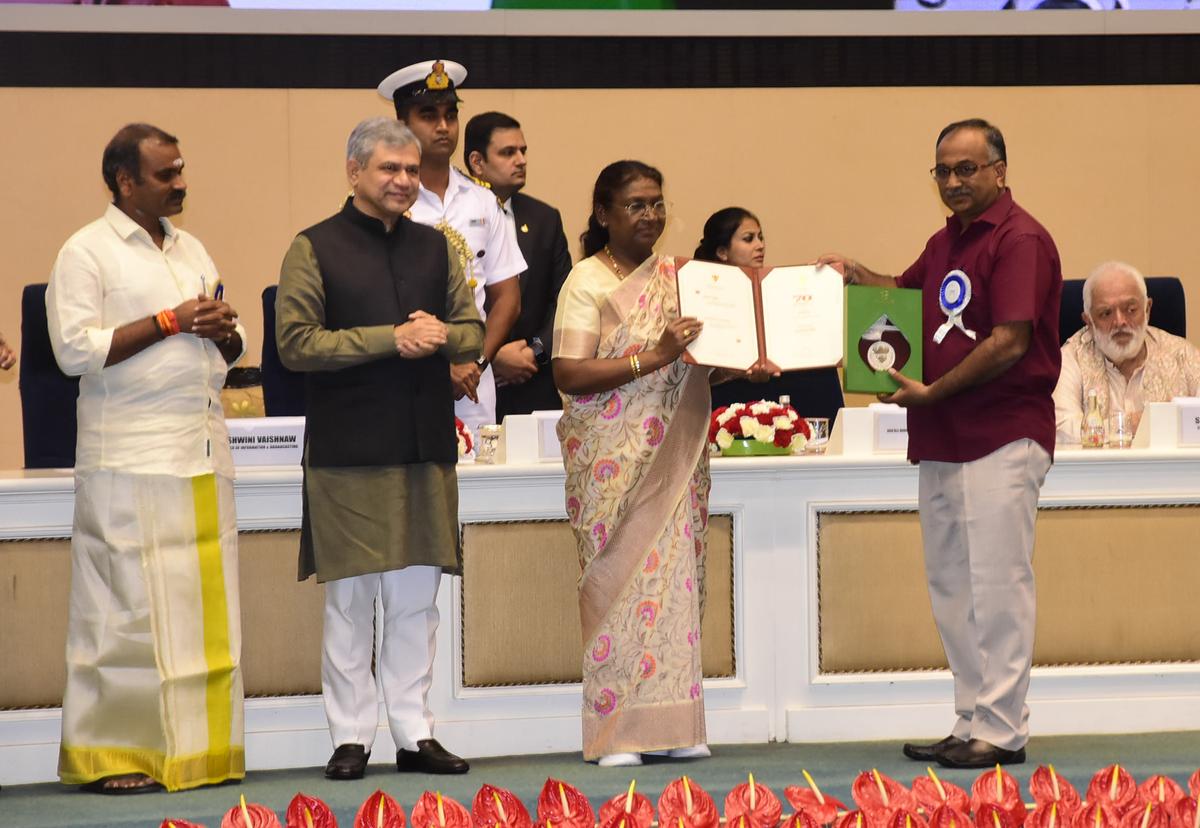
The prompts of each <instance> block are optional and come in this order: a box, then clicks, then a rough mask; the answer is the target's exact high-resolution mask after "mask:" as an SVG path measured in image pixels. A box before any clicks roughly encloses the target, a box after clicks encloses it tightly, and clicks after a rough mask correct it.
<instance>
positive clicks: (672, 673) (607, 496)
mask: <svg viewBox="0 0 1200 828" xmlns="http://www.w3.org/2000/svg"><path fill="white" fill-rule="evenodd" d="M677 316H678V299H677V294H676V288H675V268H674V265H673V263H672V262H671V260H669V259H657V258H651V259H649V260H648V261H647V262H646V263H644V264H643V265H642V266H641V267H640V268H639V269H638V270H637V271H635V272H634V273H632V274H630V275H629V276H628V277H627V278H626V279H625V280H624V281H623V282H622V283H621V284H620V285H619V286H618V287H617V288H615V289H614V290H613V291H612V293H611V294H609V296H608V297H607V300H606V302H605V306H604V307H603V308H601V310H600V330H599V332H598V333H599V345H598V348H597V353H596V356H597V357H600V358H619V357H628V356H629V355H630V354H633V353H637V352H639V351H643V350H646V349H648V348H650V347H652V346H653V345H654V343H656V342H657V341H658V338H659V337H660V336H661V334H662V331H663V328H664V326H665V324H666V322H667V320H669V319H672V318H675V317H677ZM708 415H709V391H708V377H707V370H706V369H702V368H697V367H694V366H689V365H687V364H685V363H684V362H682V361H681V360H676V361H675V362H674V363H672V364H671V365H669V366H666V367H664V368H662V369H660V370H658V371H655V372H652V373H648V374H645V375H643V376H642V377H641V378H640V379H631V380H630V381H629V382H627V383H626V384H624V385H622V386H620V387H618V388H616V389H613V390H611V391H606V392H603V393H599V394H589V395H582V396H576V397H568V398H567V399H566V405H565V409H564V413H563V417H562V419H561V420H560V423H559V438H560V440H561V442H562V446H563V459H564V462H565V465H566V469H567V483H566V493H567V514H568V517H569V520H570V523H571V526H572V528H573V529H574V531H575V535H576V539H577V541H578V545H579V554H580V564H581V567H582V575H581V577H580V582H579V607H580V619H581V622H582V628H583V644H584V654H583V656H584V657H583V755H584V758H585V759H588V760H592V759H597V758H599V757H600V756H604V755H606V754H611V753H627V752H628V753H634V752H643V751H651V750H664V749H669V748H676V747H687V746H691V745H696V744H701V743H703V742H705V741H706V736H705V729H704V700H703V688H702V684H701V678H702V674H701V664H700V618H701V612H702V609H703V585H704V548H705V541H704V533H705V527H706V524H707V520H708V489H709V474H708V453H707V446H706V441H707V427H708Z"/></svg>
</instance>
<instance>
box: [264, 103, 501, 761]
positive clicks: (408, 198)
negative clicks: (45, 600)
mask: <svg viewBox="0 0 1200 828" xmlns="http://www.w3.org/2000/svg"><path fill="white" fill-rule="evenodd" d="M420 158H421V150H420V145H419V144H418V143H417V141H416V138H415V137H414V136H413V134H412V133H411V132H410V131H409V130H408V128H407V127H405V126H404V125H403V124H400V123H397V122H396V121H394V120H392V119H390V118H374V119H370V120H367V121H363V122H362V123H360V124H359V125H358V126H357V127H356V128H355V130H354V132H353V133H352V134H351V136H350V141H349V146H348V148H347V173H348V177H349V179H350V185H351V187H352V189H353V195H352V196H351V197H350V198H349V199H348V200H347V201H346V203H345V205H344V206H343V208H342V210H341V211H340V212H339V213H337V214H335V215H334V216H331V217H330V218H328V219H326V220H325V221H322V222H320V223H319V224H316V225H314V226H312V227H310V228H308V229H307V230H304V231H302V232H301V233H300V234H299V235H298V236H297V237H296V239H295V240H294V241H293V242H292V246H291V248H290V249H289V250H288V252H287V255H286V257H285V258H284V261H283V269H282V272H281V274H280V279H279V294H278V298H277V300H276V338H277V340H278V343H279V355H280V358H281V359H282V361H283V363H284V365H286V366H287V367H289V368H291V369H292V370H297V371H305V372H307V374H306V383H307V387H308V394H307V407H306V412H305V415H306V417H307V422H306V436H305V440H306V445H305V453H304V520H303V528H302V532H301V551H300V577H301V578H306V577H308V575H310V574H313V573H316V576H317V580H319V581H322V582H324V584H325V631H324V651H323V658H322V668H321V684H322V695H323V696H324V700H325V714H326V718H327V719H328V720H329V729H330V735H331V736H332V741H333V744H334V746H335V750H334V752H333V756H331V757H330V760H329V762H328V764H327V765H326V767H325V775H326V776H327V777H328V778H330V779H357V778H360V777H361V776H362V775H363V772H364V770H365V768H366V764H367V760H368V758H369V756H370V754H371V747H372V744H373V742H374V739H375V732H376V728H377V726H378V702H377V695H376V693H377V691H376V680H377V677H378V683H379V685H380V686H381V687H382V689H383V695H384V701H385V705H386V708H387V714H388V724H389V725H390V729H391V733H392V739H393V741H394V742H395V743H396V747H397V748H398V749H399V751H398V753H397V755H396V765H397V769H398V770H402V771H424V772H427V773H464V772H466V770H467V763H466V762H465V761H463V760H462V759H460V758H458V757H457V756H454V755H453V754H451V753H449V752H448V751H446V750H445V749H444V748H442V746H441V745H440V744H439V743H438V742H437V740H436V739H434V738H433V716H432V715H431V714H430V712H429V710H428V706H427V704H426V697H427V694H428V692H429V687H430V684H431V683H432V681H433V676H432V670H433V655H434V636H435V632H436V630H437V624H438V611H437V606H436V603H435V602H436V599H437V592H438V585H439V583H440V582H441V577H442V573H443V571H450V572H455V571H458V570H459V569H460V566H459V558H458V551H459V550H458V483H457V478H456V476H455V463H456V461H457V459H458V441H457V436H456V432H455V427H454V397H453V393H452V391H451V383H450V365H451V364H455V363H466V362H470V361H471V360H473V359H474V358H475V357H476V356H478V354H479V349H480V346H481V344H482V342H483V323H482V322H481V321H480V319H479V314H478V313H477V312H476V310H475V304H474V301H473V300H472V297H471V293H470V290H469V289H468V288H467V285H466V280H465V279H464V277H463V271H462V266H461V264H460V263H459V259H458V257H457V255H455V254H454V251H453V250H452V249H451V248H450V246H449V245H448V243H447V241H446V239H445V237H443V236H442V234H441V233H438V232H437V231H436V230H434V229H432V228H429V227H425V226H424V225H420V224H417V223H415V222H413V221H411V220H409V219H408V218H406V217H405V216H404V213H405V211H406V210H408V208H409V207H411V206H412V203H413V201H414V200H415V198H416V194H417V187H418V183H419V179H418V172H419V169H420ZM377 596H379V597H380V598H381V603H382V607H383V612H382V614H381V616H380V617H379V618H378V619H376V617H375V600H376V597H377ZM376 625H378V626H376ZM375 640H378V641H379V659H378V664H377V665H376V670H375V671H374V672H375V674H374V675H373V674H372V644H373V642H374V641H375Z"/></svg>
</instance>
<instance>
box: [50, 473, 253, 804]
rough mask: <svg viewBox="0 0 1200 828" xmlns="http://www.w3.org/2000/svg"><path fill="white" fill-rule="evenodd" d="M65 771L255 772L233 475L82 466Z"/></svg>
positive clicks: (190, 782)
mask: <svg viewBox="0 0 1200 828" xmlns="http://www.w3.org/2000/svg"><path fill="white" fill-rule="evenodd" d="M75 490H76V491H75V525H74V532H73V537H72V543H71V556H72V562H71V591H70V614H69V620H68V628H67V687H66V692H65V694H64V697H63V716H62V746H61V749H60V754H59V776H60V778H61V779H62V781H63V782H65V783H68V784H83V783H87V782H91V781H94V780H97V779H102V778H104V777H107V776H114V775H119V774H128V773H144V774H147V775H148V776H150V777H152V778H154V779H155V780H157V781H158V782H160V783H162V784H163V785H164V786H165V787H166V788H167V789H168V790H180V789H185V788H192V787H196V786H198V785H205V784H212V783H216V782H221V781H224V780H227V779H235V778H241V777H243V776H244V775H245V752H244V737H243V720H242V675H241V669H240V667H239V660H240V655H241V623H240V608H239V604H238V559H237V525H236V520H235V517H234V495H233V481H232V479H230V478H228V477H224V476H219V475H213V474H207V475H202V476H198V477H192V478H187V477H173V476H169V475H151V474H129V473H122V472H113V471H104V470H101V471H91V472H86V473H80V474H78V475H77V477H76V485H75Z"/></svg>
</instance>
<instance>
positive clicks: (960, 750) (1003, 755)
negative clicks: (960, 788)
mask: <svg viewBox="0 0 1200 828" xmlns="http://www.w3.org/2000/svg"><path fill="white" fill-rule="evenodd" d="M935 758H936V759H937V763H938V764H939V765H941V766H942V767H944V768H991V767H995V766H996V765H1019V764H1021V763H1022V762H1024V761H1025V748H1023V747H1022V748H1017V749H1016V750H1005V749H1004V748H1001V747H996V746H995V745H993V744H992V743H991V742H985V741H983V739H972V740H971V741H969V742H960V743H959V744H957V745H954V746H953V747H948V748H946V749H945V750H943V751H942V752H941V753H940V754H938V755H937V756H936V757H935Z"/></svg>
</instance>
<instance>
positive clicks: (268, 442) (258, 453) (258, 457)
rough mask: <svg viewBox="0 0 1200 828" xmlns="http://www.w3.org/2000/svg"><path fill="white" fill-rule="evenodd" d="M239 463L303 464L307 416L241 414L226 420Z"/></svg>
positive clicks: (234, 454)
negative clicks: (247, 415)
mask: <svg viewBox="0 0 1200 828" xmlns="http://www.w3.org/2000/svg"><path fill="white" fill-rule="evenodd" d="M225 423H226V425H227V426H228V427H229V448H230V451H232V452H233V464H234V465H235V466H299V465H300V461H301V459H302V458H303V455H304V418H303V417H241V418H233V419H229V420H226V421H225Z"/></svg>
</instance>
